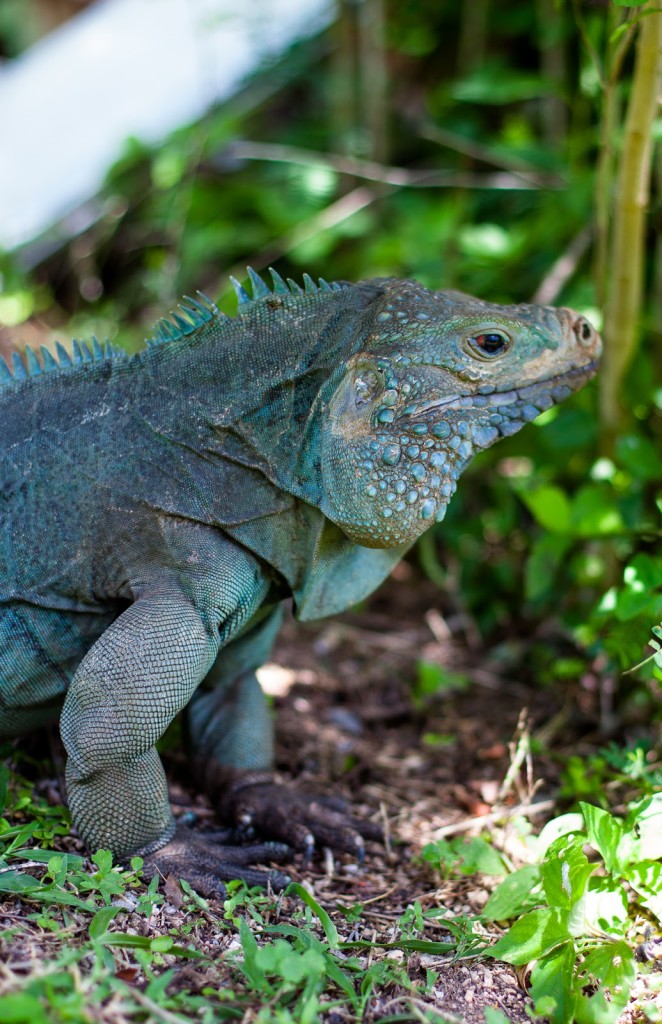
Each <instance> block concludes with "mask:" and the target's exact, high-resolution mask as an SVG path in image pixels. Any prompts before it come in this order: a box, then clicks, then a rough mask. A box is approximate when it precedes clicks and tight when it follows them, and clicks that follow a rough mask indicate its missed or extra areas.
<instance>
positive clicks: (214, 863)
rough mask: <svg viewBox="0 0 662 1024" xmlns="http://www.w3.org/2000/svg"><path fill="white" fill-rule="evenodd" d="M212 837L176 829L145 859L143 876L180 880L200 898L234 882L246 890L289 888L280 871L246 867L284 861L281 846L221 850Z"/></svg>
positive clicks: (284, 851)
mask: <svg viewBox="0 0 662 1024" xmlns="http://www.w3.org/2000/svg"><path fill="white" fill-rule="evenodd" d="M214 836H215V833H195V832H191V831H190V830H189V829H187V828H186V827H185V826H183V825H178V826H177V828H176V829H175V834H174V836H173V837H172V839H171V840H170V841H169V842H168V843H166V844H165V846H162V847H161V849H160V850H156V851H155V852H154V853H151V854H148V855H147V856H146V857H145V873H146V875H147V876H148V877H151V876H152V875H154V874H156V873H157V872H159V873H160V874H162V875H164V876H167V875H174V876H175V877H176V878H183V879H185V880H186V881H187V882H189V884H190V885H192V886H193V888H194V889H196V890H197V891H198V892H200V893H202V895H203V896H212V895H217V894H222V893H224V892H225V886H224V884H223V883H224V882H229V881H232V880H234V879H239V880H240V881H243V882H246V884H247V885H250V886H253V885H261V886H264V887H265V888H266V887H268V886H271V888H272V889H273V890H274V891H275V892H280V891H281V890H282V889H284V888H285V887H286V886H287V885H289V883H290V881H291V879H290V877H289V875H286V874H284V873H283V872H282V871H275V870H273V869H272V870H269V869H263V868H251V867H247V866H246V865H248V864H252V863H254V862H255V861H258V862H259V861H276V862H277V863H278V862H280V861H283V860H286V859H287V857H288V856H289V854H290V853H291V850H290V847H288V846H286V845H285V844H284V843H275V842H265V843H255V844H253V845H251V846H227V845H226V846H222V845H218V844H217V843H216V842H215V840H214V838H213V837H214Z"/></svg>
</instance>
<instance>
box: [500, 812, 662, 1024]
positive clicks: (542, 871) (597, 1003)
mask: <svg viewBox="0 0 662 1024" xmlns="http://www.w3.org/2000/svg"><path fill="white" fill-rule="evenodd" d="M580 806H581V812H582V813H581V815H580V814H567V815H563V816H562V817H560V818H557V819H555V820H554V821H552V822H550V823H549V825H548V826H546V828H545V829H543V832H542V833H541V835H540V837H539V844H540V848H541V851H542V856H541V860H540V863H539V864H536V865H527V866H525V867H523V868H520V869H519V870H518V871H515V872H513V873H512V874H511V875H509V876H508V877H507V878H506V879H505V880H504V881H503V882H502V883H501V885H500V886H499V887H498V888H497V889H496V890H495V891H494V893H493V894H492V896H491V897H490V899H489V901H488V903H487V905H486V908H485V917H486V919H487V920H488V921H505V920H512V919H513V918H516V920H515V921H514V924H513V925H512V926H511V927H510V929H509V930H508V932H506V934H505V935H503V936H502V937H501V938H500V939H499V940H498V942H497V943H496V945H495V946H493V947H492V948H491V950H490V955H491V956H493V957H495V958H496V959H499V960H504V961H506V962H507V963H511V964H516V965H524V964H528V963H531V962H533V961H535V966H534V967H533V971H532V974H531V986H530V990H531V995H532V998H533V1001H534V1015H535V1017H536V1018H541V1017H545V1018H547V1019H549V1020H550V1021H551V1022H552V1024H571V1022H576V1024H611V1022H614V1021H616V1020H617V1018H618V1016H619V1015H620V1013H621V1012H622V1010H623V1009H624V1007H625V1006H626V1004H627V1002H628V1000H629V996H630V990H631V988H632V985H633V982H634V979H635V973H636V966H635V954H634V952H633V950H634V947H635V945H636V941H635V939H636V935H637V933H638V932H639V931H640V930H641V927H642V923H644V922H652V923H654V924H655V925H656V927H657V928H659V927H660V925H661V924H662V859H661V858H662V794H657V795H655V796H648V797H644V798H643V799H640V800H638V801H636V802H635V803H633V804H632V805H631V806H630V808H629V810H628V814H627V816H626V817H625V818H618V817H616V816H614V815H612V814H610V813H609V812H608V811H605V810H603V809H601V808H599V807H595V806H593V805H591V804H585V803H582V804H581V805H580ZM586 847H589V848H590V849H591V851H593V853H592V857H591V859H589V857H588V856H587V853H586V852H585V848H586ZM519 915H521V916H519Z"/></svg>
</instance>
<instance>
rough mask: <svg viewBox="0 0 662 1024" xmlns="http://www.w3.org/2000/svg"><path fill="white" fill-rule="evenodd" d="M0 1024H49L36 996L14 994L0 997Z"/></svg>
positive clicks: (20, 993) (21, 993)
mask: <svg viewBox="0 0 662 1024" xmlns="http://www.w3.org/2000/svg"><path fill="white" fill-rule="evenodd" d="M0 1024H49V1017H47V1016H46V1011H45V1010H44V1007H43V1006H42V1005H41V1002H40V1000H39V999H37V997H36V996H33V995H30V994H29V993H28V992H14V993H12V994H10V995H5V996H0Z"/></svg>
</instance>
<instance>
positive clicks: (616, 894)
mask: <svg viewBox="0 0 662 1024" xmlns="http://www.w3.org/2000/svg"><path fill="white" fill-rule="evenodd" d="M627 923H628V900H627V895H626V893H625V890H624V889H623V886H622V885H621V883H620V882H619V881H614V880H613V879H610V878H593V879H591V886H590V888H589V889H588V890H587V891H586V892H585V893H584V895H583V896H582V897H581V899H580V900H578V901H577V903H576V904H575V905H574V906H573V907H572V909H571V911H570V916H569V918H568V930H569V932H570V934H571V935H574V936H575V937H576V938H579V937H580V936H582V935H593V934H595V933H596V932H609V933H611V934H616V935H623V933H624V931H625V929H626V927H627Z"/></svg>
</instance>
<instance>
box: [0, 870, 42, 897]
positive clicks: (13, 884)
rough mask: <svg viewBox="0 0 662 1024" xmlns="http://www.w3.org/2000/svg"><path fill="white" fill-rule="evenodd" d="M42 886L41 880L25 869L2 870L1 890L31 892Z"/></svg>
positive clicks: (0, 874) (0, 877)
mask: <svg viewBox="0 0 662 1024" xmlns="http://www.w3.org/2000/svg"><path fill="white" fill-rule="evenodd" d="M40 888H41V882H39V881H38V879H36V878H33V877H32V875H28V874H26V873H24V872H23V871H2V872H0V892H30V890H31V889H40Z"/></svg>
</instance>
